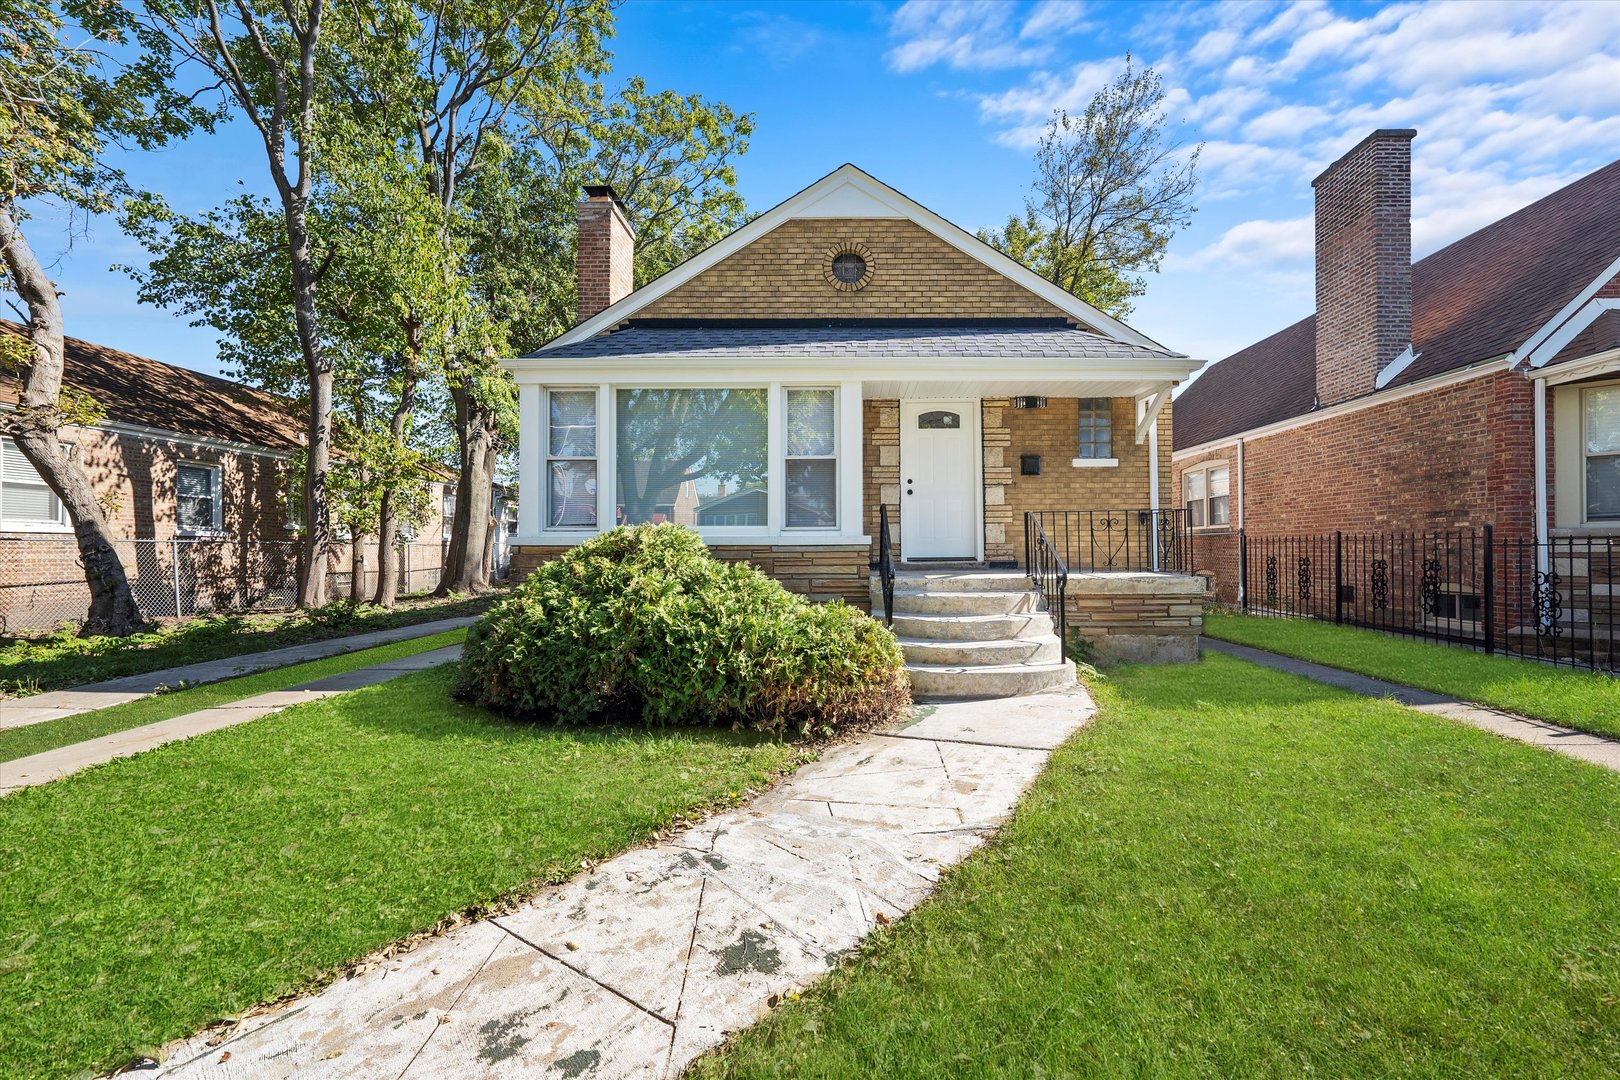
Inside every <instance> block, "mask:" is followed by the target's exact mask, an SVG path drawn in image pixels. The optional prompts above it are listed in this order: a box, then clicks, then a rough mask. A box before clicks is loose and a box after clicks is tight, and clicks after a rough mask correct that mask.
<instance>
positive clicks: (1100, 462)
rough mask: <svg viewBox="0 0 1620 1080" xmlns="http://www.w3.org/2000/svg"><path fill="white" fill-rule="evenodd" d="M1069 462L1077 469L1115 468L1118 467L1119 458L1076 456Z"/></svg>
mask: <svg viewBox="0 0 1620 1080" xmlns="http://www.w3.org/2000/svg"><path fill="white" fill-rule="evenodd" d="M1069 464H1070V465H1073V466H1074V467H1075V468H1077V469H1117V468H1119V458H1117V457H1077V458H1075V459H1074V460H1073V461H1071V462H1069Z"/></svg>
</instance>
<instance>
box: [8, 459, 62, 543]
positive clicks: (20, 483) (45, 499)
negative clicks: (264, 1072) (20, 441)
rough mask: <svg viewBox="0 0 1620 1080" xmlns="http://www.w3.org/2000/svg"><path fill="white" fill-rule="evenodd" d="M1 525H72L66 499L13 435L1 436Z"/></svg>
mask: <svg viewBox="0 0 1620 1080" xmlns="http://www.w3.org/2000/svg"><path fill="white" fill-rule="evenodd" d="M0 523H3V524H0V527H3V528H7V529H14V530H18V531H30V530H45V531H55V530H58V529H65V528H67V527H68V524H69V522H68V516H67V511H66V510H65V509H64V508H63V506H62V500H61V499H58V498H57V497H56V493H55V492H54V491H52V490H51V489H50V487H49V486H48V485H47V484H46V483H45V478H44V477H42V476H40V475H39V473H38V472H37V471H36V470H35V469H34V466H33V464H32V463H30V462H29V460H28V459H27V458H25V457H23V452H22V451H21V450H20V449H18V447H17V444H16V443H14V442H12V441H11V440H10V439H0Z"/></svg>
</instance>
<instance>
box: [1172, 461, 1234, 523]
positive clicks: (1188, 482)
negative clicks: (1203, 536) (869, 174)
mask: <svg viewBox="0 0 1620 1080" xmlns="http://www.w3.org/2000/svg"><path fill="white" fill-rule="evenodd" d="M1181 484H1182V489H1183V495H1184V499H1185V502H1186V504H1187V523H1188V524H1189V525H1191V526H1192V527H1193V528H1195V529H1203V528H1217V527H1223V526H1226V525H1229V524H1231V521H1232V498H1231V491H1232V472H1231V469H1230V467H1228V466H1227V465H1226V464H1224V463H1223V464H1219V465H1206V466H1203V467H1202V468H1198V469H1188V470H1187V471H1186V472H1185V473H1183V474H1182V478H1181Z"/></svg>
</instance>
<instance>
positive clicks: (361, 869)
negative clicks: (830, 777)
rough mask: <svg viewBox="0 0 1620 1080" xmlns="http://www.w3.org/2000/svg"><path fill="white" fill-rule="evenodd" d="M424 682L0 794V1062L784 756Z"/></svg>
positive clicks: (759, 745)
mask: <svg viewBox="0 0 1620 1080" xmlns="http://www.w3.org/2000/svg"><path fill="white" fill-rule="evenodd" d="M453 679H454V669H453V668H450V667H443V668H436V669H433V670H431V671H427V672H423V673H421V674H416V675H408V676H405V677H403V678H400V679H398V680H395V681H393V682H391V683H386V684H383V685H380V686H376V687H371V688H369V689H365V690H358V691H355V692H354V693H352V694H345V695H343V696H341V697H336V698H331V699H328V700H326V701H322V702H317V703H313V704H310V705H303V706H299V707H297V708H294V709H291V710H288V711H287V712H283V713H279V714H277V715H274V716H271V717H267V718H265V719H262V720H256V721H253V722H251V723H247V724H244V725H242V726H240V727H235V728H231V729H228V730H225V731H219V732H215V733H213V734H210V735H206V736H203V737H201V738H197V739H192V740H188V741H186V742H180V743H173V744H170V745H168V746H164V747H160V748H158V749H156V750H153V751H150V752H148V753H145V754H141V755H138V756H136V757H132V758H127V759H124V760H120V761H115V762H111V763H109V764H107V765H103V766H100V767H97V768H94V769H91V770H88V771H86V772H83V773H80V774H78V775H75V776H71V777H68V778H66V779H63V780H59V781H56V782H54V783H51V784H46V785H43V786H41V787H38V788H30V789H26V790H23V791H20V792H18V793H16V794H13V795H10V796H7V797H6V798H4V799H0V1047H4V1050H3V1056H4V1061H5V1063H4V1066H3V1067H0V1071H3V1072H4V1073H5V1075H7V1076H8V1077H43V1076H64V1075H72V1074H74V1073H76V1072H78V1071H80V1070H84V1069H103V1068H108V1067H112V1066H116V1065H118V1064H119V1063H120V1062H123V1061H125V1060H127V1059H128V1058H129V1057H130V1056H131V1055H133V1054H136V1053H138V1052H145V1053H150V1052H152V1051H153V1050H154V1049H156V1048H157V1047H158V1046H159V1045H160V1044H161V1043H163V1042H165V1041H166V1040H169V1039H171V1038H175V1037H178V1036H182V1035H186V1034H189V1033H190V1032H192V1031H194V1030H196V1029H198V1028H200V1027H202V1026H203V1025H206V1024H208V1023H210V1022H212V1021H214V1020H216V1019H218V1018H220V1017H223V1016H227V1015H230V1014H232V1013H235V1012H237V1011H239V1010H241V1009H243V1008H245V1007H246V1006H248V1005H250V1004H252V1003H254V1002H257V1001H262V1000H266V999H272V998H276V997H279V996H280V995H283V994H286V993H289V992H291V991H293V990H296V989H298V988H300V987H305V986H308V985H310V984H311V983H313V982H315V981H317V980H319V979H320V978H321V977H322V976H323V974H325V973H329V972H331V971H332V970H333V969H334V967H335V966H336V965H341V964H342V963H344V962H345V961H348V960H350V959H353V958H356V957H359V956H361V955H363V954H365V953H366V952H367V951H369V950H371V949H374V948H377V947H379V946H381V945H384V944H386V943H388V942H390V941H393V940H396V939H398V938H400V937H402V936H404V935H406V934H408V933H410V932H412V931H415V930H420V929H423V928H426V927H430V926H432V925H433V924H434V923H435V922H436V921H437V920H438V919H440V918H441V917H443V916H444V915H446V914H448V913H451V912H456V911H461V910H463V909H466V908H468V907H469V906H472V905H477V904H480V903H483V902H487V901H490V900H492V899H494V898H497V897H500V896H502V895H503V894H510V893H512V892H514V891H518V892H521V891H525V890H528V889H530V888H532V887H533V886H534V885H535V883H537V882H551V881H559V880H562V879H564V878H566V877H568V876H569V875H571V874H573V873H574V872H576V871H577V870H578V869H579V866H580V862H581V860H583V859H600V858H603V857H606V856H608V855H610V854H612V853H614V852H616V851H619V850H622V849H623V848H625V847H627V846H630V845H633V844H636V843H640V842H643V841H645V840H647V839H649V838H650V837H651V836H652V835H653V834H654V833H655V832H656V831H657V830H658V829H660V828H663V827H665V826H667V825H669V824H670V823H671V822H673V821H675V820H677V819H678V818H680V817H681V816H683V815H687V814H691V813H693V812H696V811H698V810H700V809H702V808H704V807H707V806H710V805H712V804H716V803H726V802H730V801H732V800H734V799H737V798H740V797H743V795H744V794H745V792H746V791H747V789H749V788H751V787H757V786H759V785H762V784H764V783H765V782H767V781H768V780H769V779H770V778H771V777H772V776H773V775H774V774H776V773H778V772H779V771H781V770H784V769H787V768H790V767H791V766H792V765H793V764H795V763H796V762H797V761H798V760H799V757H800V753H801V752H800V751H799V750H797V749H795V748H794V747H792V746H789V745H784V744H781V743H772V742H766V741H761V740H759V739H757V738H752V737H748V736H744V735H737V734H731V733H727V732H715V731H709V730H703V731H656V732H647V731H624V730H613V729H605V730H593V731H575V730H558V729H554V728H544V727H535V726H527V725H518V724H513V723H508V722H506V721H503V720H500V719H498V718H496V717H494V716H491V715H490V714H488V713H485V712H483V711H482V710H479V709H477V708H474V707H472V706H468V705H460V704H456V703H454V702H452V701H450V700H449V697H448V693H449V690H450V687H451V685H452V683H453Z"/></svg>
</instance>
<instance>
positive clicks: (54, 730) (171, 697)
mask: <svg viewBox="0 0 1620 1080" xmlns="http://www.w3.org/2000/svg"><path fill="white" fill-rule="evenodd" d="M466 636H467V631H466V630H465V629H462V630H446V631H445V632H443V633H440V634H430V635H428V636H427V637H419V638H411V639H410V640H408V641H396V642H394V643H393V644H390V645H378V646H377V647H375V648H371V649H359V650H357V651H355V652H350V653H342V654H340V655H338V656H329V657H326V658H325V659H323V660H311V661H309V662H308V663H303V664H294V665H292V666H291V667H284V668H274V669H272V670H270V671H261V672H258V673H256V674H253V675H242V676H238V677H237V678H234V679H222V680H220V681H219V682H215V683H207V684H205V685H202V686H195V687H192V688H191V689H189V690H178V691H175V692H174V693H169V694H157V695H154V696H152V697H147V698H141V699H140V700H139V701H131V702H127V703H125V704H123V705H110V706H108V707H107V708H105V709H95V710H93V711H91V712H84V713H78V714H76V715H74V716H66V717H63V718H62V719H60V720H46V721H43V722H41V723H38V724H30V725H28V726H27V727H20V728H12V729H10V730H9V731H0V764H4V763H5V762H8V761H15V760H17V759H18V758H22V757H27V756H28V755H30V754H39V753H43V752H45V751H46V750H55V749H56V748H57V747H59V746H71V745H73V744H74V743H79V742H84V741H86V740H87V739H97V738H100V737H101V736H103V735H111V734H112V733H114V732H116V731H128V730H129V729H130V728H135V727H141V726H142V725H144V724H155V723H157V722H158V721H159V720H167V719H169V718H170V717H174V716H181V715H184V714H185V713H189V712H196V711H198V710H200V709H211V708H213V707H214V706H216V705H224V704H227V703H228V702H232V701H240V700H242V699H243V698H248V697H253V696H254V695H255V694H265V693H269V692H270V691H272V690H285V689H286V688H287V687H289V686H298V685H300V684H302V683H307V682H314V681H315V680H316V679H324V678H326V677H327V676H329V675H339V674H342V673H343V672H345V671H354V670H355V669H357V668H363V667H370V666H371V665H372V664H382V663H386V662H387V661H389V660H399V659H401V658H403V657H406V656H415V655H416V654H417V653H424V652H429V651H431V650H433V649H442V648H445V647H446V646H449V645H457V644H460V643H461V640H462V639H463V638H465V637H466Z"/></svg>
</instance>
